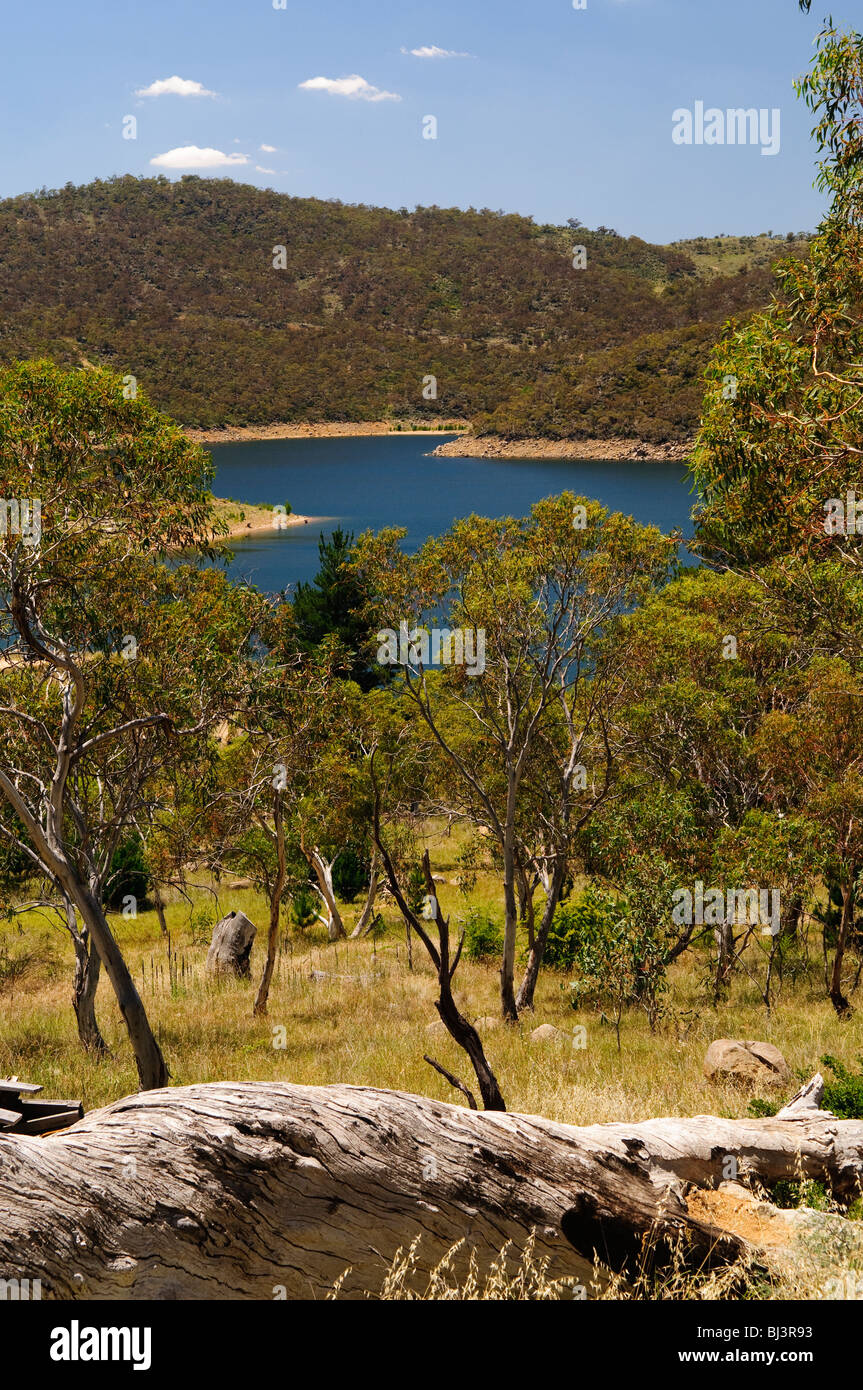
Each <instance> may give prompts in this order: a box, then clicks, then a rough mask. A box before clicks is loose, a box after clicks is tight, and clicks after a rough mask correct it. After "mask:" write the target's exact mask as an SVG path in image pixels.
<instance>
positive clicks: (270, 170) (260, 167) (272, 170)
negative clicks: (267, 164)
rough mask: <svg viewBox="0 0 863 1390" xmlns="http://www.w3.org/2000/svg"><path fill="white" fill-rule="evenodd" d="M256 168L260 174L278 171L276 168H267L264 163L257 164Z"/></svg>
mask: <svg viewBox="0 0 863 1390" xmlns="http://www.w3.org/2000/svg"><path fill="white" fill-rule="evenodd" d="M255 169H256V170H257V172H258V173H259V174H274V173H275V172H276V171H275V169H265V168H264V166H263V164H256V165H255Z"/></svg>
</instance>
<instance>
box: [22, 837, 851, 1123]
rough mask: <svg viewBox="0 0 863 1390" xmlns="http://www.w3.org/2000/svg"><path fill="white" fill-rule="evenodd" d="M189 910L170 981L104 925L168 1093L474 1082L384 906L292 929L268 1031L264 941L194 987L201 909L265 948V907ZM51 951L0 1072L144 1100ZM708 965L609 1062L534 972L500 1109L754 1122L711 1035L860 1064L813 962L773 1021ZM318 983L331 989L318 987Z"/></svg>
mask: <svg viewBox="0 0 863 1390" xmlns="http://www.w3.org/2000/svg"><path fill="white" fill-rule="evenodd" d="M433 841H434V842H433V846H432V849H433V863H434V867H435V871H436V872H438V873H441V874H442V875H443V878H444V879H445V880H446V881H445V882H442V883H440V884H439V889H438V891H439V896H440V899H441V902H442V904H443V906H444V910H445V911H450V912H452V913H453V914H457V913H458V912H462V911H464V910H465V907H466V906H467V902H466V900H465V898H464V896H463V895H462V894H461V892H460V891H459V889H458V887H457V886H456V885H455V884H454V882H453V880H454V879H455V878H456V877H457V876H458V864H457V853H458V849H459V843H458V839H457V837H456V836H453V837H451V838H449V837H447V836H446V835H445V834H442V833H438V834H435V835H434V837H433ZM470 903H471V904H472V905H475V906H478V907H480V908H482V909H484V910H488V911H492V912H494V913H496V914H497V915H498V916H500V906H499V886H498V883H497V882H496V881H495V880H494V879H493V878H492V877H491V876H481V878H480V880H479V881H478V883H477V885H476V888H475V889H474V890H473V892H472V893H471V895H470ZM194 906H195V913H194V914H193V915H191V916H190V910H189V907H188V906H187V905H186V904H184V903H182V902H180V901H177V902H174V903H171V904H169V906H168V911H167V916H168V924H169V928H170V932H171V944H172V948H173V953H174V954H173V970H171V969H169V963H168V946H167V942H166V940H165V939H164V938H163V937H162V936H161V934H160V931H159V926H158V922H157V919H156V916H155V913H153V912H144V913H142V914H141V915H140V916H139V917H138V918H137V919H134V920H129V919H123V918H115V919H113V926H114V929H115V931H116V933H117V936H118V938H119V939H120V941H121V943H122V945H123V949H124V951H125V953H126V956H127V959H128V960H129V962H130V964H131V966H132V969H133V972H134V976H135V979H136V981H137V983H138V985H139V988H140V989H141V992H142V994H143V997H144V1000H145V1003H146V1006H147V1010H148V1012H149V1015H150V1018H151V1020H152V1022H153V1025H154V1027H155V1029H156V1031H157V1033H158V1036H159V1038H160V1040H161V1043H162V1046H163V1049H164V1051H165V1054H166V1057H167V1059H168V1065H169V1067H170V1069H171V1073H172V1077H173V1081H174V1083H175V1084H178V1085H184V1084H190V1083H192V1082H201V1081H214V1080H247V1081H270V1080H282V1081H285V1080H287V1081H293V1082H299V1083H303V1084H319V1085H325V1084H328V1083H332V1082H347V1083H351V1084H354V1085H366V1086H368V1085H371V1086H383V1087H390V1088H394V1089H397V1090H406V1091H415V1092H420V1093H423V1094H426V1095H431V1096H435V1097H437V1098H439V1099H445V1100H451V1101H458V1100H459V1097H458V1096H457V1095H456V1093H455V1092H454V1091H452V1090H451V1089H450V1088H449V1087H448V1085H447V1083H446V1082H445V1081H444V1080H443V1078H441V1077H440V1076H438V1075H436V1074H435V1073H434V1072H433V1071H432V1070H431V1068H430V1067H429V1066H428V1065H427V1064H426V1063H425V1062H424V1061H423V1059H422V1054H423V1052H430V1054H431V1055H433V1056H435V1057H436V1058H437V1059H438V1060H439V1061H441V1062H442V1063H443V1064H444V1065H445V1066H447V1067H449V1068H450V1069H451V1070H455V1071H456V1073H457V1074H459V1075H460V1076H461V1077H462V1079H463V1080H465V1081H468V1082H469V1083H470V1082H471V1080H472V1078H471V1077H470V1076H469V1073H468V1071H467V1070H466V1061H465V1059H464V1058H463V1056H462V1054H460V1053H459V1051H458V1049H457V1048H456V1047H455V1045H454V1044H453V1043H452V1042H451V1040H450V1039H449V1038H448V1037H447V1036H443V1037H441V1036H438V1035H437V1034H435V1033H429V1031H428V1025H429V1024H431V1023H433V1022H434V1021H435V1020H436V1019H437V1014H436V1012H435V1009H434V999H435V994H436V981H435V978H434V976H433V974H432V971H431V968H430V965H429V962H428V960H427V959H426V957H425V954H424V952H423V949H422V946H421V945H420V943H418V942H415V943H414V950H413V969H412V970H411V969H409V967H408V961H407V951H406V946H405V937H404V930H403V927H402V926H401V924H400V922H399V919H398V916H397V914H396V913H394V912H392V911H391V910H389V908H387V910H385V913H384V916H385V920H386V931H385V933H384V935H383V936H382V937H381V938H380V939H379V940H378V941H377V942H372V941H369V940H364V941H356V942H353V941H352V942H343V943H340V944H338V945H335V946H333V945H328V944H327V942H326V941H325V939H324V935H323V932H322V929H320V928H317V927H316V928H314V929H311V930H309V931H307V932H306V933H301V932H299V931H296V930H294V931H293V932H292V933H291V934H290V935H288V934H287V933H286V936H285V940H284V942H283V946H284V949H283V950H282V951H281V953H280V955H279V960H278V966H277V971H276V977H275V980H274V983H273V989H272V993H271V999H270V1011H269V1017H268V1018H267V1019H265V1020H260V1019H259V1020H256V1019H253V1018H252V999H253V994H254V985H255V983H256V981H255V979H254V974H255V973H256V967H255V960H256V957H257V958H258V959H259V958H260V954H261V949H260V945H259V946H256V948H255V951H254V952H253V957H252V960H253V967H254V969H253V980H252V982H251V983H235V982H230V983H225V984H216V983H214V982H213V981H211V980H209V979H208V978H207V977H206V975H205V973H204V961H205V957H206V950H207V942H208V938H209V929H208V927H207V925H206V923H205V922H201V920H200V916H201V913H202V912H205V913H207V914H209V916H210V918H211V919H212V920H215V919H216V918H217V917H218V916H219V915H221V914H222V913H224V912H226V911H228V910H229V909H230V908H240V909H242V910H243V911H244V912H246V913H247V914H248V915H249V916H250V917H251V918H252V920H253V921H255V922H256V923H257V924H258V926H259V930H260V932H261V943H262V938H263V929H264V927H265V924H266V920H267V914H266V911H265V906H264V903H263V901H262V900H261V899H260V898H259V897H258V896H257V895H256V894H255V893H254V892H252V891H250V890H248V889H234V890H231V889H229V888H227V887H226V886H224V885H222V887H221V889H220V890H219V894H218V898H216V899H214V898H213V897H211V896H210V895H209V894H207V893H202V894H201V895H200V897H199V898H198V899H196V902H195V905H194ZM358 911H359V904H355V905H354V906H353V907H347V908H346V909H345V918H346V922H347V924H348V928H349V929H350V924H351V923H352V921H353V920H355V917H356V914H357V912H358ZM196 919H197V921H196ZM45 936H46V925H45V919H44V917H40V916H36V915H31V916H29V917H25V918H23V919H19V920H18V921H17V922H12V923H8V924H3V925H2V926H0V950H2V948H3V946H4V944H6V945H14V947H15V949H16V950H17V951H26V950H27V949H29V948H33V949H35V947H36V945H37V943H39V944H40V949H44V942H45ZM53 939H54V944H55V947H56V956H57V958H58V960H59V962H60V968H59V969H56V968H55V970H54V971H52V972H50V973H46V972H41V971H40V972H37V971H31V972H29V973H28V974H26V975H25V977H24V978H22V979H19V980H17V981H12V982H9V983H8V986H7V988H5V989H4V990H3V993H2V1019H0V1074H7V1073H17V1074H19V1075H20V1076H22V1077H26V1078H27V1079H28V1080H31V1081H35V1082H39V1083H41V1084H43V1085H44V1086H45V1088H46V1092H47V1093H48V1094H50V1095H52V1096H53V1095H57V1096H72V1097H75V1098H77V1097H79V1096H80V1097H81V1098H82V1099H83V1101H84V1104H85V1107H87V1108H93V1107H94V1106H98V1105H102V1104H105V1103H107V1102H109V1101H111V1100H114V1099H116V1098H117V1097H119V1096H121V1095H124V1094H127V1093H128V1092H130V1091H133V1090H134V1089H135V1088H136V1074H135V1069H134V1064H133V1061H132V1057H131V1053H130V1050H129V1046H128V1041H127V1039H126V1036H125V1031H124V1028H123V1025H122V1020H121V1019H120V1016H119V1012H118V1010H117V1008H116V1005H115V1003H114V999H113V995H112V993H111V989H110V986H109V984H108V982H107V980H106V979H105V978H104V976H103V979H102V981H101V983H100V987H99V996H98V1000H97V1012H98V1016H99V1020H100V1023H101V1026H102V1030H103V1032H104V1034H105V1037H106V1039H107V1041H108V1043H109V1046H110V1048H111V1054H112V1055H111V1057H110V1058H109V1059H107V1060H105V1061H103V1062H99V1061H96V1060H93V1059H91V1058H89V1057H87V1056H85V1055H84V1054H83V1053H82V1052H81V1050H80V1047H79V1045H78V1041H77V1036H76V1032H75V1027H74V1019H73V1016H72V1011H71V1007H70V1002H69V1001H70V982H71V975H72V961H73V956H72V949H71V944H70V943H69V942H68V939H67V938H66V937H65V934H64V933H62V932H61V931H59V930H56V931H55V932H54V933H53ZM708 964H709V962H708V960H707V957H698V956H697V955H695V954H693V953H690V954H689V956H688V958H687V959H686V960H685V962H684V963H683V964H682V965H680V966H678V967H677V968H676V969H675V971H674V973H673V977H672V988H671V990H670V993H669V1001H668V1002H669V1006H670V1007H669V1013H668V1017H667V1018H666V1019H665V1021H664V1022H663V1024H662V1025H661V1027H660V1028H659V1030H658V1031H657V1032H656V1033H651V1031H650V1029H649V1027H648V1023H647V1019H646V1018H645V1016H644V1015H643V1014H642V1013H641V1012H639V1011H632V1012H630V1013H628V1014H627V1015H625V1016H624V1020H623V1025H622V1030H621V1042H622V1048H621V1051H620V1052H619V1053H618V1050H617V1043H616V1039H615V1032H614V1028H613V1026H612V1025H611V1023H610V1022H607V1021H604V1020H603V1018H602V1017H601V1016H600V1015H598V1014H597V1013H592V1012H587V1011H585V1012H581V1013H575V1012H574V1011H573V1010H572V1009H571V1007H570V1005H569V997H568V991H567V989H566V985H567V980H566V977H565V976H563V975H561V974H558V973H556V972H552V971H546V972H544V973H543V974H542V975H541V977H540V984H539V988H538V991H537V999H536V1011H535V1013H534V1014H533V1015H530V1016H526V1017H525V1019H524V1020H523V1022H522V1023H521V1024H520V1025H519V1027H517V1028H513V1029H510V1028H505V1027H503V1026H502V1025H497V1026H495V1027H489V1028H486V1029H485V1030H484V1032H485V1037H484V1041H485V1042H486V1046H487V1052H488V1055H489V1058H490V1060H491V1062H492V1065H493V1066H494V1068H495V1070H496V1072H497V1074H498V1077H499V1080H500V1083H501V1088H502V1090H503V1093H504V1095H505V1097H506V1100H507V1104H508V1106H509V1108H510V1109H512V1110H521V1111H526V1112H531V1113H541V1114H543V1115H546V1116H548V1117H549V1118H551V1119H554V1120H560V1121H563V1122H565V1123H570V1124H590V1123H598V1122H602V1121H607V1120H637V1119H644V1118H647V1117H649V1116H653V1115H693V1114H706V1113H707V1114H722V1115H728V1116H733V1115H740V1114H745V1113H746V1109H747V1101H748V1097H747V1096H743V1095H741V1093H740V1092H739V1091H738V1090H736V1089H734V1088H733V1087H731V1086H727V1087H723V1086H716V1085H713V1084H711V1083H709V1082H707V1080H706V1079H705V1078H704V1076H703V1074H702V1061H703V1057H704V1052H705V1050H706V1047H707V1044H708V1043H709V1042H710V1041H711V1040H712V1039H713V1038H716V1037H723V1036H725V1037H748V1038H761V1039H764V1040H766V1041H768V1042H773V1043H775V1044H776V1045H777V1046H778V1047H779V1048H780V1049H781V1050H782V1052H783V1053H784V1055H785V1057H786V1058H787V1060H788V1062H789V1065H790V1066H791V1067H792V1068H793V1069H799V1070H801V1071H803V1072H806V1073H807V1074H811V1072H812V1071H813V1070H814V1069H815V1068H816V1067H817V1065H818V1062H819V1058H820V1057H821V1056H822V1055H823V1054H824V1053H825V1052H831V1053H833V1054H835V1055H836V1056H837V1057H839V1058H840V1059H842V1060H844V1061H846V1062H848V1063H849V1064H851V1063H854V1061H855V1059H856V1057H857V1056H858V1054H859V1053H860V1052H861V1051H863V1036H861V1029H860V1024H859V1022H858V1021H857V1019H856V1018H852V1019H851V1020H850V1021H849V1022H846V1023H840V1021H839V1020H838V1019H837V1018H836V1015H835V1014H834V1012H833V1010H832V1008H831V1007H830V1005H829V1003H828V1002H827V1001H826V1000H825V999H824V998H823V997H822V996H823V984H822V982H821V979H820V977H819V973H818V967H817V962H816V963H815V965H814V966H813V970H812V973H811V975H809V976H807V977H805V978H803V979H798V980H797V981H796V982H795V983H794V984H793V985H791V984H786V986H785V988H784V991H783V993H782V994H781V995H780V997H779V999H778V1000H777V1002H776V1004H775V1006H774V1008H773V1010H772V1012H771V1015H770V1016H769V1017H768V1016H767V1014H766V1011H765V1009H764V1006H763V1004H762V1003H761V1002H760V1000H759V997H758V992H757V989H756V988H755V986H754V985H753V984H752V983H751V982H750V981H748V980H747V979H746V978H745V976H738V978H737V979H736V981H735V984H734V988H733V991H732V995H731V998H730V1000H729V1001H728V1003H726V1004H724V1005H722V1006H721V1007H720V1008H719V1009H718V1010H717V1009H714V1008H713V1006H712V1005H711V1004H710V1003H709V1002H708V1001H707V997H706V994H705V990H704V979H705V976H706V972H707V969H708ZM313 970H315V971H323V972H325V973H326V974H327V975H328V976H329V977H330V978H327V979H325V980H314V979H312V978H311V972H312V971H313ZM456 983H457V997H458V999H459V1002H460V1005H461V1007H462V1009H463V1010H464V1012H465V1013H467V1014H468V1015H469V1016H471V1017H472V1018H480V1017H484V1016H488V1015H492V1016H493V1015H495V1014H497V1013H498V1011H499V1003H498V977H497V971H496V969H495V967H494V966H493V965H489V966H485V965H480V964H473V963H471V962H469V961H463V962H462V964H461V965H460V967H459V972H458V976H457V980H456ZM540 1023H553V1024H555V1025H556V1026H557V1027H558V1028H560V1029H563V1030H565V1031H569V1030H571V1029H572V1028H573V1027H574V1025H575V1024H577V1023H582V1024H584V1025H585V1026H586V1029H587V1047H586V1048H584V1049H574V1048H569V1047H568V1046H566V1045H565V1044H564V1045H555V1044H548V1043H545V1044H537V1043H533V1042H532V1041H531V1037H530V1034H531V1031H532V1029H533V1028H535V1027H536V1026H537V1025H538V1024H540ZM282 1043H283V1044H284V1045H283V1046H277V1045H274V1044H282Z"/></svg>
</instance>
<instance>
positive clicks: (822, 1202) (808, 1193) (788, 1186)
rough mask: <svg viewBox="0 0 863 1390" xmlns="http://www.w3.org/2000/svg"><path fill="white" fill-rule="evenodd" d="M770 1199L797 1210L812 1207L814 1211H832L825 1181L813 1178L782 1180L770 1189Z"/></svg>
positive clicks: (785, 1208) (774, 1202)
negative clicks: (801, 1180) (817, 1180)
mask: <svg viewBox="0 0 863 1390" xmlns="http://www.w3.org/2000/svg"><path fill="white" fill-rule="evenodd" d="M770 1199H771V1201H772V1202H773V1204H774V1205H775V1206H777V1207H782V1208H783V1209H784V1210H786V1211H795V1210H797V1208H799V1207H811V1208H812V1210H813V1211H830V1210H831V1207H832V1201H831V1197H830V1193H829V1192H828V1190H827V1188H826V1187H825V1186H824V1184H823V1183H820V1182H815V1181H814V1180H813V1179H811V1178H807V1179H805V1180H804V1181H803V1182H794V1181H788V1180H785V1179H783V1180H781V1181H780V1182H777V1183H774V1185H773V1187H772V1188H771V1189H770Z"/></svg>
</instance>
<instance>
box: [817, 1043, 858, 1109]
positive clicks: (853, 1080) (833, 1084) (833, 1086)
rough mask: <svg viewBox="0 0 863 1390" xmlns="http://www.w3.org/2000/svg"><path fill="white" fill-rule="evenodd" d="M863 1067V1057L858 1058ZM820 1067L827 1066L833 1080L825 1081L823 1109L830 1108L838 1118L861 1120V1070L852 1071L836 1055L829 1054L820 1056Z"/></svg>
mask: <svg viewBox="0 0 863 1390" xmlns="http://www.w3.org/2000/svg"><path fill="white" fill-rule="evenodd" d="M858 1061H859V1062H860V1065H861V1067H863V1057H861V1058H858ZM821 1065H822V1067H827V1068H829V1070H830V1071H832V1072H833V1075H834V1076H835V1077H836V1080H835V1081H825V1083H824V1100H823V1102H822V1105H823V1108H824V1109H825V1110H832V1112H833V1114H834V1115H836V1116H837V1117H838V1118H839V1119H840V1120H863V1071H858V1072H852V1071H849V1070H848V1068H847V1067H846V1066H844V1065H843V1063H842V1062H840V1061H839V1060H838V1059H837V1058H836V1057H831V1056H830V1055H829V1054H827V1055H825V1056H824V1057H822V1058H821Z"/></svg>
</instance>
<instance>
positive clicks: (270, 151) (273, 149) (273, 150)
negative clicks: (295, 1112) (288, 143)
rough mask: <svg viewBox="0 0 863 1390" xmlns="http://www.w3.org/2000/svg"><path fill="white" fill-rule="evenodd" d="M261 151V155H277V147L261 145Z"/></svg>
mask: <svg viewBox="0 0 863 1390" xmlns="http://www.w3.org/2000/svg"><path fill="white" fill-rule="evenodd" d="M260 149H261V153H262V154H275V153H276V147H275V145H261V146H260Z"/></svg>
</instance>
